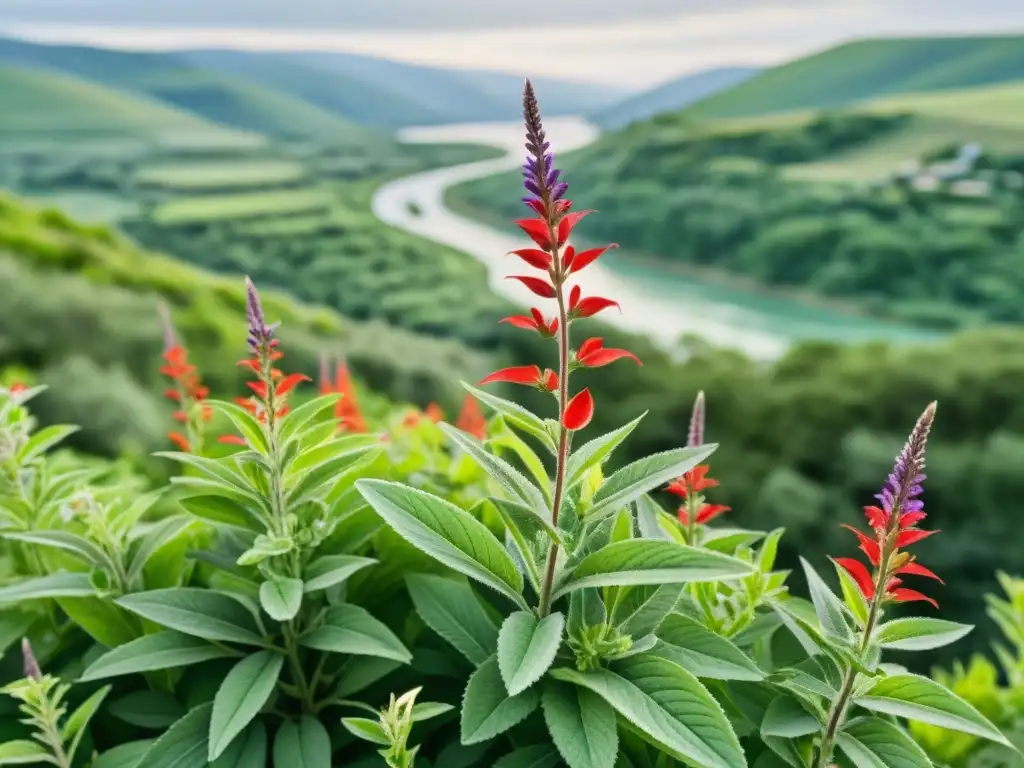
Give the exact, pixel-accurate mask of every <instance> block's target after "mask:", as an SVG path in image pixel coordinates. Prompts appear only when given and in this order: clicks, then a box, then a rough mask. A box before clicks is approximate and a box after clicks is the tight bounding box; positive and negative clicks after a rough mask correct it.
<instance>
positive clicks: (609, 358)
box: [576, 338, 643, 368]
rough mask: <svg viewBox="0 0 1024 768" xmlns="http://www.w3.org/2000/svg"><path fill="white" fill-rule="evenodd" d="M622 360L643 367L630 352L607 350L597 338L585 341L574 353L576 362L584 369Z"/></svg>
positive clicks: (601, 340)
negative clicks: (625, 359) (627, 360)
mask: <svg viewBox="0 0 1024 768" xmlns="http://www.w3.org/2000/svg"><path fill="white" fill-rule="evenodd" d="M622 358H628V359H630V360H632V361H633V362H635V363H636V364H637V365H643V363H641V362H640V359H639V358H638V357H637V356H636V355H634V354H633V353H632V352H629V351H628V350H625V349H608V348H606V347H605V346H604V340H603V339H599V338H598V339H587V340H586V341H585V342H583V343H582V344H581V345H580V349H579V351H578V352H577V353H576V362H578V363H579V364H580V365H582V366H583V367H584V368H600V367H601V366H603V365H608V364H609V363H614V362H615V361H616V360H621V359H622Z"/></svg>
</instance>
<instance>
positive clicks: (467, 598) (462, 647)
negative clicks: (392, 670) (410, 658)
mask: <svg viewBox="0 0 1024 768" xmlns="http://www.w3.org/2000/svg"><path fill="white" fill-rule="evenodd" d="M405 583H406V585H407V586H408V588H409V596H410V597H411V598H412V603H413V606H414V607H415V608H416V613H418V614H419V616H420V618H421V619H423V622H424V623H425V624H426V625H427V626H428V627H430V628H431V629H432V630H434V632H436V633H437V634H438V635H440V636H441V637H442V638H444V639H445V640H447V641H448V642H449V643H450V644H451V645H452V646H453V647H454V648H455V650H457V651H458V652H459V653H461V654H462V655H463V656H465V657H466V658H467V659H469V661H470V662H472V663H473V664H474V665H476V666H479V665H480V664H483V663H484V662H485V661H487V659H488V658H490V657H491V656H492V655H494V653H495V651H496V650H497V647H498V627H497V625H495V623H494V622H493V621H492V620H491V617H490V616H489V615H488V614H487V612H486V611H485V610H484V609H483V606H482V605H480V601H479V600H477V597H476V595H475V594H474V593H473V588H472V587H470V586H469V585H468V584H466V583H465V582H462V581H454V580H452V579H449V578H445V577H443V576H430V575H427V574H422V573H415V574H409V575H408V576H406V577H405Z"/></svg>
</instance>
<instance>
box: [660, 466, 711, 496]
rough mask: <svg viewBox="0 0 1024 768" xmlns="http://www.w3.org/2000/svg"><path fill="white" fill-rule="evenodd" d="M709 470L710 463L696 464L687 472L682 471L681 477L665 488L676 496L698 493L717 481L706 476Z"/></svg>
mask: <svg viewBox="0 0 1024 768" xmlns="http://www.w3.org/2000/svg"><path fill="white" fill-rule="evenodd" d="M710 470H711V465H710V464H698V465H697V466H696V467H694V468H693V469H691V470H690V471H689V472H684V473H683V476H682V477H681V478H679V479H678V480H676V481H675V482H672V483H670V484H669V486H668V488H666V489H665V490H666V491H668V492H669V493H674V494H675V495H676V496H687V495H688V494H690V493H700V492H701V491H703V490H706V489H708V488H714V487H716V486H717V485H718V481H717V480H712V479H711V478H710V477H707V474H708V472H709V471H710Z"/></svg>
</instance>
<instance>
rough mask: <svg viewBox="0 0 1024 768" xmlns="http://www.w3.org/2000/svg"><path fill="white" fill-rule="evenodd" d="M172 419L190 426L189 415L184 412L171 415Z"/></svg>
mask: <svg viewBox="0 0 1024 768" xmlns="http://www.w3.org/2000/svg"><path fill="white" fill-rule="evenodd" d="M171 418H172V419H174V420H175V421H180V422H181V423H182V424H188V414H187V413H185V412H184V411H175V412H174V413H172V414H171Z"/></svg>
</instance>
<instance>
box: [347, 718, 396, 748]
mask: <svg viewBox="0 0 1024 768" xmlns="http://www.w3.org/2000/svg"><path fill="white" fill-rule="evenodd" d="M341 724H342V725H343V726H345V729H346V730H347V731H348V732H349V733H351V734H352V735H353V736H355V737H356V738H357V739H362V740H363V741H368V742H370V743H371V744H380V745H382V746H385V747H388V746H391V739H390V738H388V735H387V733H386V732H385V731H384V728H383V727H382V726H381V724H380V723H379V722H377V721H376V720H370V719H369V718H367V717H343V718H341Z"/></svg>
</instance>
